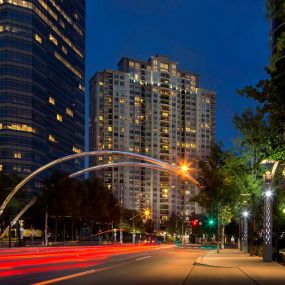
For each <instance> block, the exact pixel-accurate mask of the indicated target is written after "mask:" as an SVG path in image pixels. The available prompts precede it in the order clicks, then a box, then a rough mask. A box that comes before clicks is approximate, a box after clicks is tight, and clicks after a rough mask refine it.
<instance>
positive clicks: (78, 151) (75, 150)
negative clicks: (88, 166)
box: [72, 146, 82, 153]
mask: <svg viewBox="0 0 285 285" xmlns="http://www.w3.org/2000/svg"><path fill="white" fill-rule="evenodd" d="M72 151H73V152H75V153H81V152H82V151H81V149H80V148H78V147H76V146H73V147H72Z"/></svg>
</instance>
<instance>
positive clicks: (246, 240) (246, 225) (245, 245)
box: [242, 209, 249, 253]
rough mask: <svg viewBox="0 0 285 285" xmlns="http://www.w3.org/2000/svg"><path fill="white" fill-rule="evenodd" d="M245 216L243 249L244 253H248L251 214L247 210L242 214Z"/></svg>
mask: <svg viewBox="0 0 285 285" xmlns="http://www.w3.org/2000/svg"><path fill="white" fill-rule="evenodd" d="M242 216H243V227H242V230H243V236H242V249H243V252H244V253H248V217H249V212H248V210H247V209H245V210H244V211H243V212H242Z"/></svg>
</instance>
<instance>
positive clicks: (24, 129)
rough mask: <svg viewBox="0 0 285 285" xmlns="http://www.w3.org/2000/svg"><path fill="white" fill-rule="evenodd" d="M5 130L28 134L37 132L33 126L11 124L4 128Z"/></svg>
mask: <svg viewBox="0 0 285 285" xmlns="http://www.w3.org/2000/svg"><path fill="white" fill-rule="evenodd" d="M3 128H4V129H9V130H13V131H22V132H28V133H35V132H36V130H35V129H34V128H32V127H31V126H28V125H20V124H11V125H6V126H5V127H3Z"/></svg>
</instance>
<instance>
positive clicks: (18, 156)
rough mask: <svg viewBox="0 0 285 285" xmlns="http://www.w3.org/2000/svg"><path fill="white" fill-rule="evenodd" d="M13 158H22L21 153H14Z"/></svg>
mask: <svg viewBox="0 0 285 285" xmlns="http://www.w3.org/2000/svg"><path fill="white" fill-rule="evenodd" d="M14 158H18V159H20V158H22V153H21V152H14Z"/></svg>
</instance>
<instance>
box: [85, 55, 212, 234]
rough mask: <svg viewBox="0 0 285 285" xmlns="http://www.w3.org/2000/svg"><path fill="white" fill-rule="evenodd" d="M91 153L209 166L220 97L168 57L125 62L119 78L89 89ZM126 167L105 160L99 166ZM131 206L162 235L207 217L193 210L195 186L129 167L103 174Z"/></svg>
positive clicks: (97, 81)
mask: <svg viewBox="0 0 285 285" xmlns="http://www.w3.org/2000/svg"><path fill="white" fill-rule="evenodd" d="M89 84H90V85H89V88H90V89H89V91H90V150H102V149H113V150H125V151H131V152H137V153H141V154H144V155H147V156H150V157H154V158H158V159H160V160H162V161H165V162H168V163H171V164H176V165H179V164H180V163H182V162H186V163H191V164H192V165H191V166H192V167H194V166H195V163H197V161H198V160H199V159H205V158H206V157H207V155H208V154H209V151H210V147H211V144H212V142H213V141H214V135H215V96H216V95H215V92H213V91H208V90H205V89H200V88H199V76H198V75H197V74H194V73H191V72H187V71H181V70H179V69H178V64H177V62H175V61H172V60H171V59H169V58H168V57H165V56H153V57H151V58H150V59H149V60H146V61H141V60H137V59H130V58H122V59H121V61H120V62H119V64H118V70H104V71H102V72H97V73H96V74H95V75H94V76H93V77H92V78H91V80H90V82H89ZM117 160H120V161H122V158H116V157H111V156H110V157H108V158H106V157H99V158H98V159H93V160H91V164H100V163H103V162H104V163H108V162H112V161H117ZM100 175H102V177H103V179H104V183H105V184H106V185H107V187H108V188H109V189H110V190H112V191H113V192H114V193H115V195H116V196H117V198H118V199H119V200H122V201H123V206H124V207H127V208H131V209H136V210H138V211H141V212H142V213H143V211H144V210H145V209H150V210H151V218H152V220H153V222H154V229H155V230H159V229H164V227H165V223H166V221H168V219H169V217H170V215H171V214H176V215H178V216H181V215H182V216H189V215H191V213H193V212H195V213H200V212H201V210H202V209H200V207H199V205H197V204H196V203H190V202H189V198H190V197H191V195H192V194H193V192H194V191H198V190H197V189H196V188H195V187H194V186H192V185H190V184H188V183H187V181H186V182H185V181H182V180H181V179H180V178H179V177H176V176H172V175H169V174H167V173H163V172H158V171H153V170H150V169H140V168H135V167H124V168H123V167H122V168H114V169H106V170H104V171H103V172H102V173H100Z"/></svg>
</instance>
